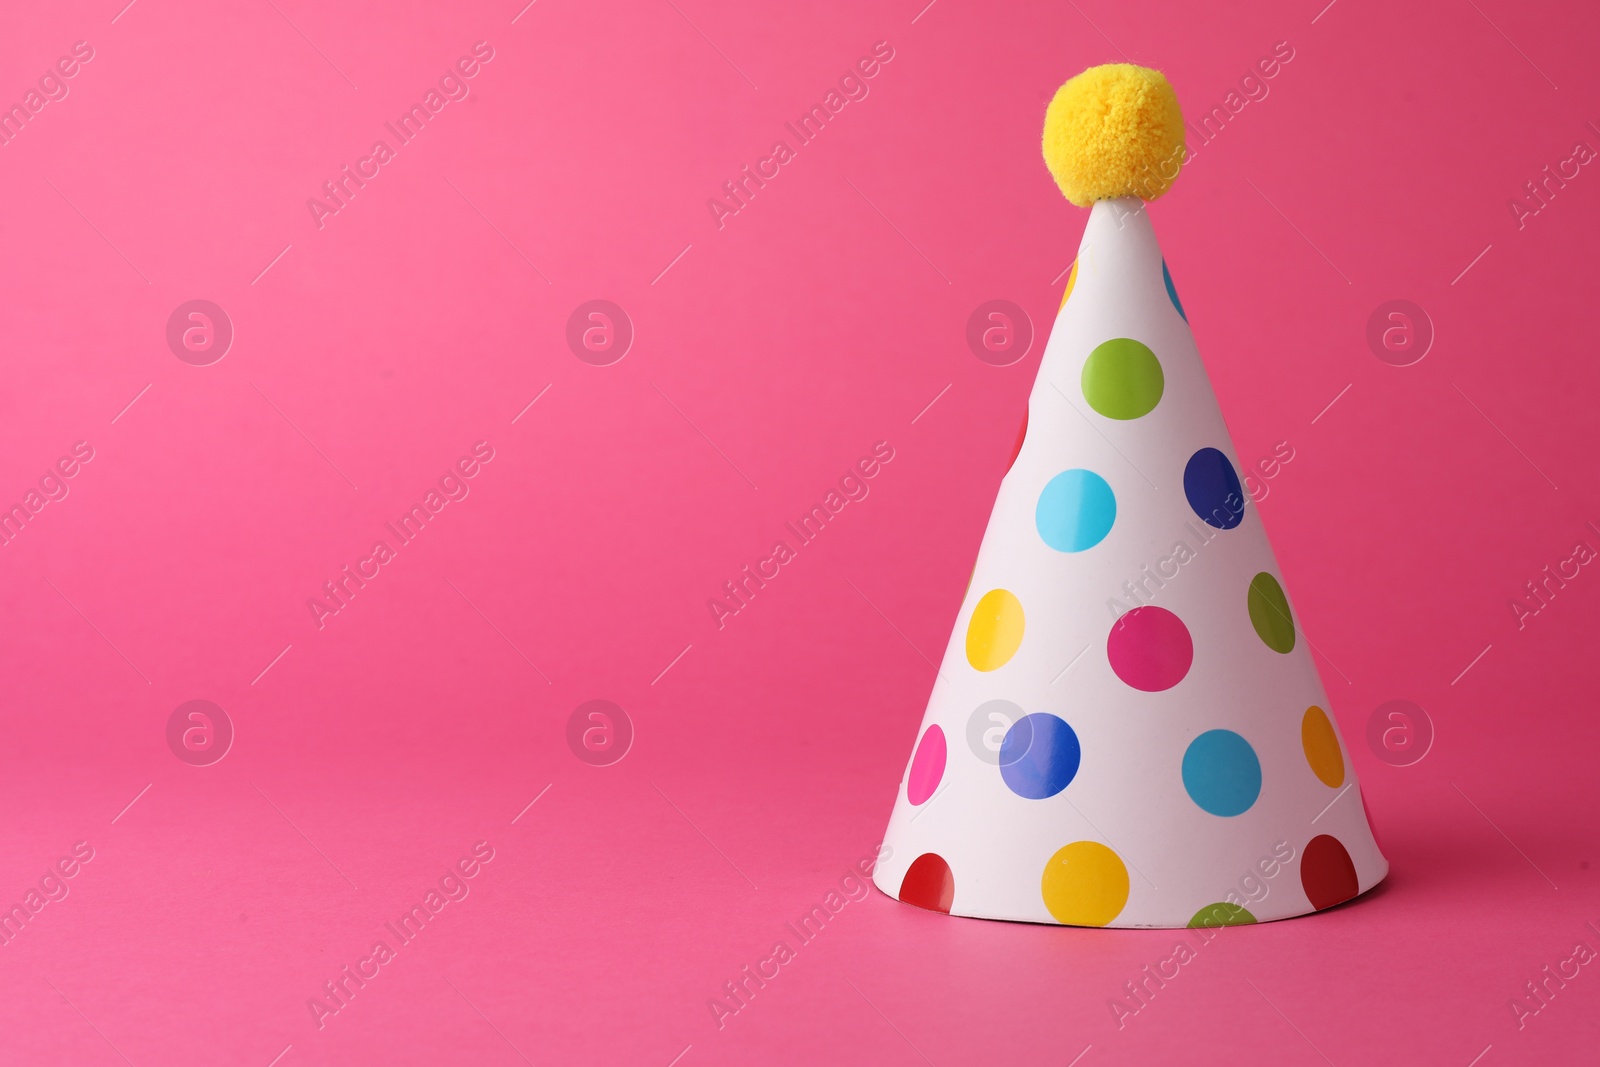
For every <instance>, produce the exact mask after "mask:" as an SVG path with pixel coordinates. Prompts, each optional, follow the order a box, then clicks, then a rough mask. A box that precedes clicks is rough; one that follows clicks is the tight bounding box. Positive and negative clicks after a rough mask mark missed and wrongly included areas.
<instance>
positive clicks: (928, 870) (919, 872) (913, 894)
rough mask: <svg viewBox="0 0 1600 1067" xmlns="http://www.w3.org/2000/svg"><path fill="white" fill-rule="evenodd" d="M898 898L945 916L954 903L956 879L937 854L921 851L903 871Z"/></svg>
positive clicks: (948, 865) (948, 866)
mask: <svg viewBox="0 0 1600 1067" xmlns="http://www.w3.org/2000/svg"><path fill="white" fill-rule="evenodd" d="M899 896H900V899H901V900H902V901H904V902H905V903H907V904H914V905H916V906H917V907H919V908H927V909H928V910H929V911H942V912H944V913H945V914H946V915H949V914H950V907H951V905H953V904H954V903H955V901H956V878H955V875H954V874H952V873H950V864H948V863H946V862H945V860H944V857H943V856H941V855H939V854H938V853H937V852H924V853H923V854H922V855H920V856H918V857H917V858H916V859H914V860H912V861H911V866H910V867H907V868H906V876H905V877H904V878H903V879H901V881H900V894H899Z"/></svg>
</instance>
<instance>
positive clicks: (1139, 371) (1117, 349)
mask: <svg viewBox="0 0 1600 1067" xmlns="http://www.w3.org/2000/svg"><path fill="white" fill-rule="evenodd" d="M1165 384H1166V379H1165V378H1164V377H1163V376H1162V373H1161V361H1160V360H1158V359H1156V354H1155V353H1154V352H1152V351H1150V349H1149V348H1147V347H1145V346H1144V345H1142V344H1140V343H1139V342H1138V341H1135V340H1133V339H1132V338H1131V337H1117V338H1113V339H1112V340H1110V341H1107V342H1105V343H1104V344H1102V345H1100V346H1098V347H1097V348H1096V349H1095V350H1094V351H1093V352H1091V353H1089V358H1088V360H1086V361H1085V362H1084V364H1083V398H1084V399H1085V400H1087V401H1088V402H1089V406H1090V407H1092V408H1094V409H1095V410H1096V411H1098V412H1099V413H1100V414H1102V415H1104V416H1105V417H1106V418H1108V419H1137V418H1139V417H1140V416H1141V415H1148V414H1150V412H1151V411H1153V410H1154V409H1155V406H1156V405H1157V404H1159V403H1160V402H1161V390H1162V389H1163V388H1164V387H1165Z"/></svg>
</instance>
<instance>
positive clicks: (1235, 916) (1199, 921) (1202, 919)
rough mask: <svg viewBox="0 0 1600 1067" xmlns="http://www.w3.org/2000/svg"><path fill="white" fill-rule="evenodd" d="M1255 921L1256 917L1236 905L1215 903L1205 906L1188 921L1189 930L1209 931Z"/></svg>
mask: <svg viewBox="0 0 1600 1067" xmlns="http://www.w3.org/2000/svg"><path fill="white" fill-rule="evenodd" d="M1255 921H1256V917H1255V916H1254V915H1251V914H1250V913H1249V912H1248V911H1246V910H1245V909H1243V908H1241V907H1240V906H1239V905H1237V904H1228V903H1225V902H1224V903H1217V904H1207V905H1206V906H1205V907H1203V908H1201V909H1200V910H1199V911H1197V912H1195V913H1194V918H1192V919H1190V920H1189V929H1191V930H1209V929H1214V928H1216V927H1218V926H1245V925H1247V924H1249V923H1253V922H1255Z"/></svg>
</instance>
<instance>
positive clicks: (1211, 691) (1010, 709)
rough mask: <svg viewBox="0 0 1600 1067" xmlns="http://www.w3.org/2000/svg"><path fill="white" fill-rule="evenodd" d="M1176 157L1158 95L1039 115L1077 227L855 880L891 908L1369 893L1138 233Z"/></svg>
mask: <svg viewBox="0 0 1600 1067" xmlns="http://www.w3.org/2000/svg"><path fill="white" fill-rule="evenodd" d="M1184 151H1185V149H1184V140H1183V118H1182V115H1181V114H1180V112H1179V109H1178V102H1177V99H1176V97H1175V96H1174V94H1173V92H1172V88H1171V86H1170V85H1168V83H1167V80H1166V78H1164V77H1163V76H1162V75H1161V74H1160V73H1159V72H1157V71H1153V70H1147V69H1144V68H1141V67H1135V66H1131V65H1128V64H1113V65H1109V66H1102V67H1095V68H1092V69H1090V70H1088V71H1085V72H1084V73H1083V74H1080V75H1079V76H1078V77H1076V78H1073V79H1072V80H1071V81H1069V82H1067V83H1066V84H1065V85H1064V86H1062V87H1061V89H1060V91H1059V92H1057V93H1056V96H1055V98H1054V100H1052V101H1051V103H1050V107H1049V110H1048V112H1047V113H1046V115H1045V129H1044V155H1045V161H1046V162H1047V163H1048V165H1049V167H1050V171H1051V173H1052V174H1053V175H1054V176H1055V179H1056V182H1057V184H1058V185H1060V187H1061V190H1062V192H1063V193H1065V194H1066V197H1067V199H1068V200H1070V201H1071V202H1072V203H1074V204H1076V205H1078V206H1080V207H1090V206H1091V205H1092V207H1091V210H1090V213H1089V223H1088V226H1087V228H1086V229H1085V231H1084V235H1083V242H1082V244H1081V245H1080V246H1079V250H1078V259H1077V262H1076V264H1075V265H1074V266H1073V269H1072V275H1071V277H1070V278H1069V280H1068V282H1067V292H1066V296H1065V297H1064V298H1063V301H1062V306H1061V309H1060V312H1059V314H1058V315H1057V317H1056V323H1055V328H1054V330H1052V331H1051V336H1050V341H1049V344H1048V346H1047V347H1046V348H1045V352H1044V357H1043V361H1042V362H1041V364H1040V366H1039V374H1038V378H1037V380H1036V381H1035V382H1034V387H1033V392H1032V394H1031V395H1030V396H1029V398H1028V417H1027V421H1026V423H1025V427H1026V432H1025V436H1024V438H1023V441H1022V444H1021V446H1020V450H1019V452H1018V453H1017V455H1016V456H1015V458H1014V459H1013V461H1012V465H1011V468H1010V469H1009V470H1008V471H1007V473H1006V474H1005V477H1004V479H1003V480H1002V482H1001V484H1000V490H999V493H998V495H997V497H996V500H995V505H994V510H993V512H992V514H991V515H990V517H989V526H988V529H987V530H986V531H985V533H984V536H983V545H982V547H981V548H980V549H979V550H978V561H977V567H976V569H975V570H974V572H973V576H972V582H971V585H970V587H969V588H968V590H967V594H966V597H965V599H964V602H963V603H962V606H961V612H960V614H959V615H958V616H957V618H956V623H955V628H954V632H953V634H952V635H951V638H950V643H949V646H948V648H947V649H946V651H945V655H944V661H943V664H942V666H941V667H940V670H939V675H938V677H937V679H936V680H935V682H934V687H933V694H932V696H931V698H930V699H929V702H928V709H927V712H926V713H925V714H924V716H923V720H922V728H921V730H920V731H919V732H918V735H917V740H916V744H915V746H914V748H913V752H912V756H911V761H910V764H909V766H908V767H907V770H906V774H905V778H904V780H903V781H902V782H901V785H900V792H899V795H898V797H897V799H896V801H895V808H894V812H893V814H892V816H891V817H890V820H889V829H888V831H887V833H886V835H885V844H886V845H888V846H889V848H888V850H887V855H886V856H885V858H884V859H883V860H882V861H881V862H880V863H879V864H878V866H877V869H876V871H875V873H874V875H873V879H874V881H875V882H876V883H877V885H878V888H880V889H882V890H883V891H884V892H885V893H888V894H889V895H891V896H895V897H898V898H899V899H900V900H902V901H905V902H906V903H909V904H915V905H918V906H920V907H923V908H930V909H933V910H936V911H942V912H948V913H949V914H952V915H967V916H975V917H982V918H990V919H1013V920H1023V921H1033V922H1058V923H1066V924H1070V925H1076V926H1123V927H1183V926H1220V925H1235V924H1239V923H1251V922H1257V921H1265V920H1270V919H1283V918H1288V917H1290V916H1294V915H1303V914H1306V913H1308V912H1311V911H1319V910H1321V909H1324V908H1329V907H1332V906H1333V905H1335V904H1339V903H1342V902H1343V901H1346V900H1349V899H1350V898H1352V897H1354V896H1356V895H1358V894H1359V893H1362V892H1364V891H1365V890H1367V889H1370V888H1371V887H1372V886H1374V885H1376V884H1377V883H1378V882H1379V881H1380V880H1382V878H1383V876H1384V875H1385V874H1386V873H1387V872H1388V869H1389V865H1388V861H1387V860H1385V859H1384V857H1383V855H1382V853H1380V852H1379V851H1378V846H1377V843H1376V842H1375V841H1374V840H1373V836H1372V831H1371V828H1370V827H1369V826H1368V823H1367V815H1366V809H1365V804H1364V802H1363V800H1362V796H1361V790H1360V787H1359V785H1357V783H1356V779H1355V774H1354V771H1353V767H1352V766H1351V761H1350V758H1349V754H1348V751H1347V750H1346V749H1345V747H1344V744H1343V742H1342V741H1341V739H1340V736H1339V729H1338V726H1337V725H1336V724H1335V722H1334V719H1333V717H1332V716H1331V715H1330V714H1329V712H1328V699H1327V695H1326V693H1325V692H1324V691H1323V688H1322V683H1321V681H1320V679H1319V678H1318V677H1317V671H1316V668H1315V665H1314V664H1313V662H1312V658H1311V652H1310V649H1309V647H1308V646H1309V642H1308V641H1306V639H1305V637H1304V635H1303V634H1302V633H1300V631H1299V629H1298V628H1297V626H1296V624H1295V613H1294V609H1293V607H1292V605H1291V604H1290V601H1289V598H1288V596H1287V594H1286V593H1285V592H1284V589H1283V583H1282V579H1281V573H1280V571H1279V570H1278V565H1277V562H1276V560H1275V559H1274V557H1273V554H1272V547H1271V545H1269V544H1268V542H1267V535H1266V532H1265V531H1264V530H1263V529H1262V526H1261V519H1260V516H1259V515H1258V514H1257V513H1256V509H1255V508H1254V507H1252V506H1250V505H1249V503H1248V501H1247V498H1246V494H1245V491H1244V488H1243V486H1242V485H1241V484H1240V475H1239V471H1240V469H1241V466H1240V463H1239V459H1238V455H1237V453H1236V452H1235V450H1234V447H1233V442H1232V441H1231V439H1230V438H1229V435H1228V430H1227V426H1226V425H1225V424H1224V422H1223V419H1222V413H1221V410H1220V409H1219V407H1218V405H1217V400H1216V397H1215V395H1214V394H1213V392H1212V389H1211V383H1210V380H1209V379H1208V378H1207V376H1206V370H1205V365H1204V364H1203V363H1202V362H1201V360H1200V355H1199V352H1198V351H1197V350H1196V348H1195V343H1194V338H1193V336H1192V335H1191V334H1190V331H1189V324H1188V320H1187V317H1186V316H1185V314H1184V310H1183V305H1182V304H1181V303H1180V302H1179V300H1178V293H1177V290H1176V289H1175V287H1174V285H1173V281H1172V276H1171V274H1169V273H1168V271H1167V267H1166V263H1165V261H1164V259H1163V258H1162V254H1161V248H1160V246H1159V245H1158V244H1157V242H1156V237H1155V232H1154V230H1152V228H1151V225H1150V217H1149V214H1148V212H1147V210H1146V204H1145V201H1147V200H1154V199H1155V198H1156V197H1158V196H1160V195H1161V194H1162V193H1164V192H1166V191H1167V189H1168V188H1169V187H1170V186H1171V184H1172V181H1173V179H1174V178H1176V176H1177V173H1178V169H1179V166H1180V165H1181V163H1182V161H1183V158H1184ZM1280 458H1281V457H1280Z"/></svg>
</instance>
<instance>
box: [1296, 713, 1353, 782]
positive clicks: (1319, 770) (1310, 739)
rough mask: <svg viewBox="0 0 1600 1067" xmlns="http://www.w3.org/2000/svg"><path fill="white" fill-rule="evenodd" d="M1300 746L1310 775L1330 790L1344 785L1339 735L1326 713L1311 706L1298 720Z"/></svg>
mask: <svg viewBox="0 0 1600 1067" xmlns="http://www.w3.org/2000/svg"><path fill="white" fill-rule="evenodd" d="M1300 744H1301V745H1302V746H1303V747H1304V748H1305V750H1306V762H1307V763H1309V764H1311V770H1312V773H1314V774H1315V775H1316V776H1317V777H1318V778H1320V779H1322V784H1323V785H1325V786H1328V787H1329V788H1331V789H1338V788H1339V787H1340V786H1341V785H1344V756H1343V755H1342V754H1341V753H1340V752H1339V735H1338V733H1336V732H1335V731H1334V729H1333V722H1332V721H1331V720H1330V719H1329V718H1328V713H1327V712H1325V711H1323V710H1322V709H1321V708H1319V707H1317V706H1316V705H1315V704H1313V705H1312V706H1311V707H1309V708H1307V709H1306V716H1305V718H1303V719H1301V720H1300Z"/></svg>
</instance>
